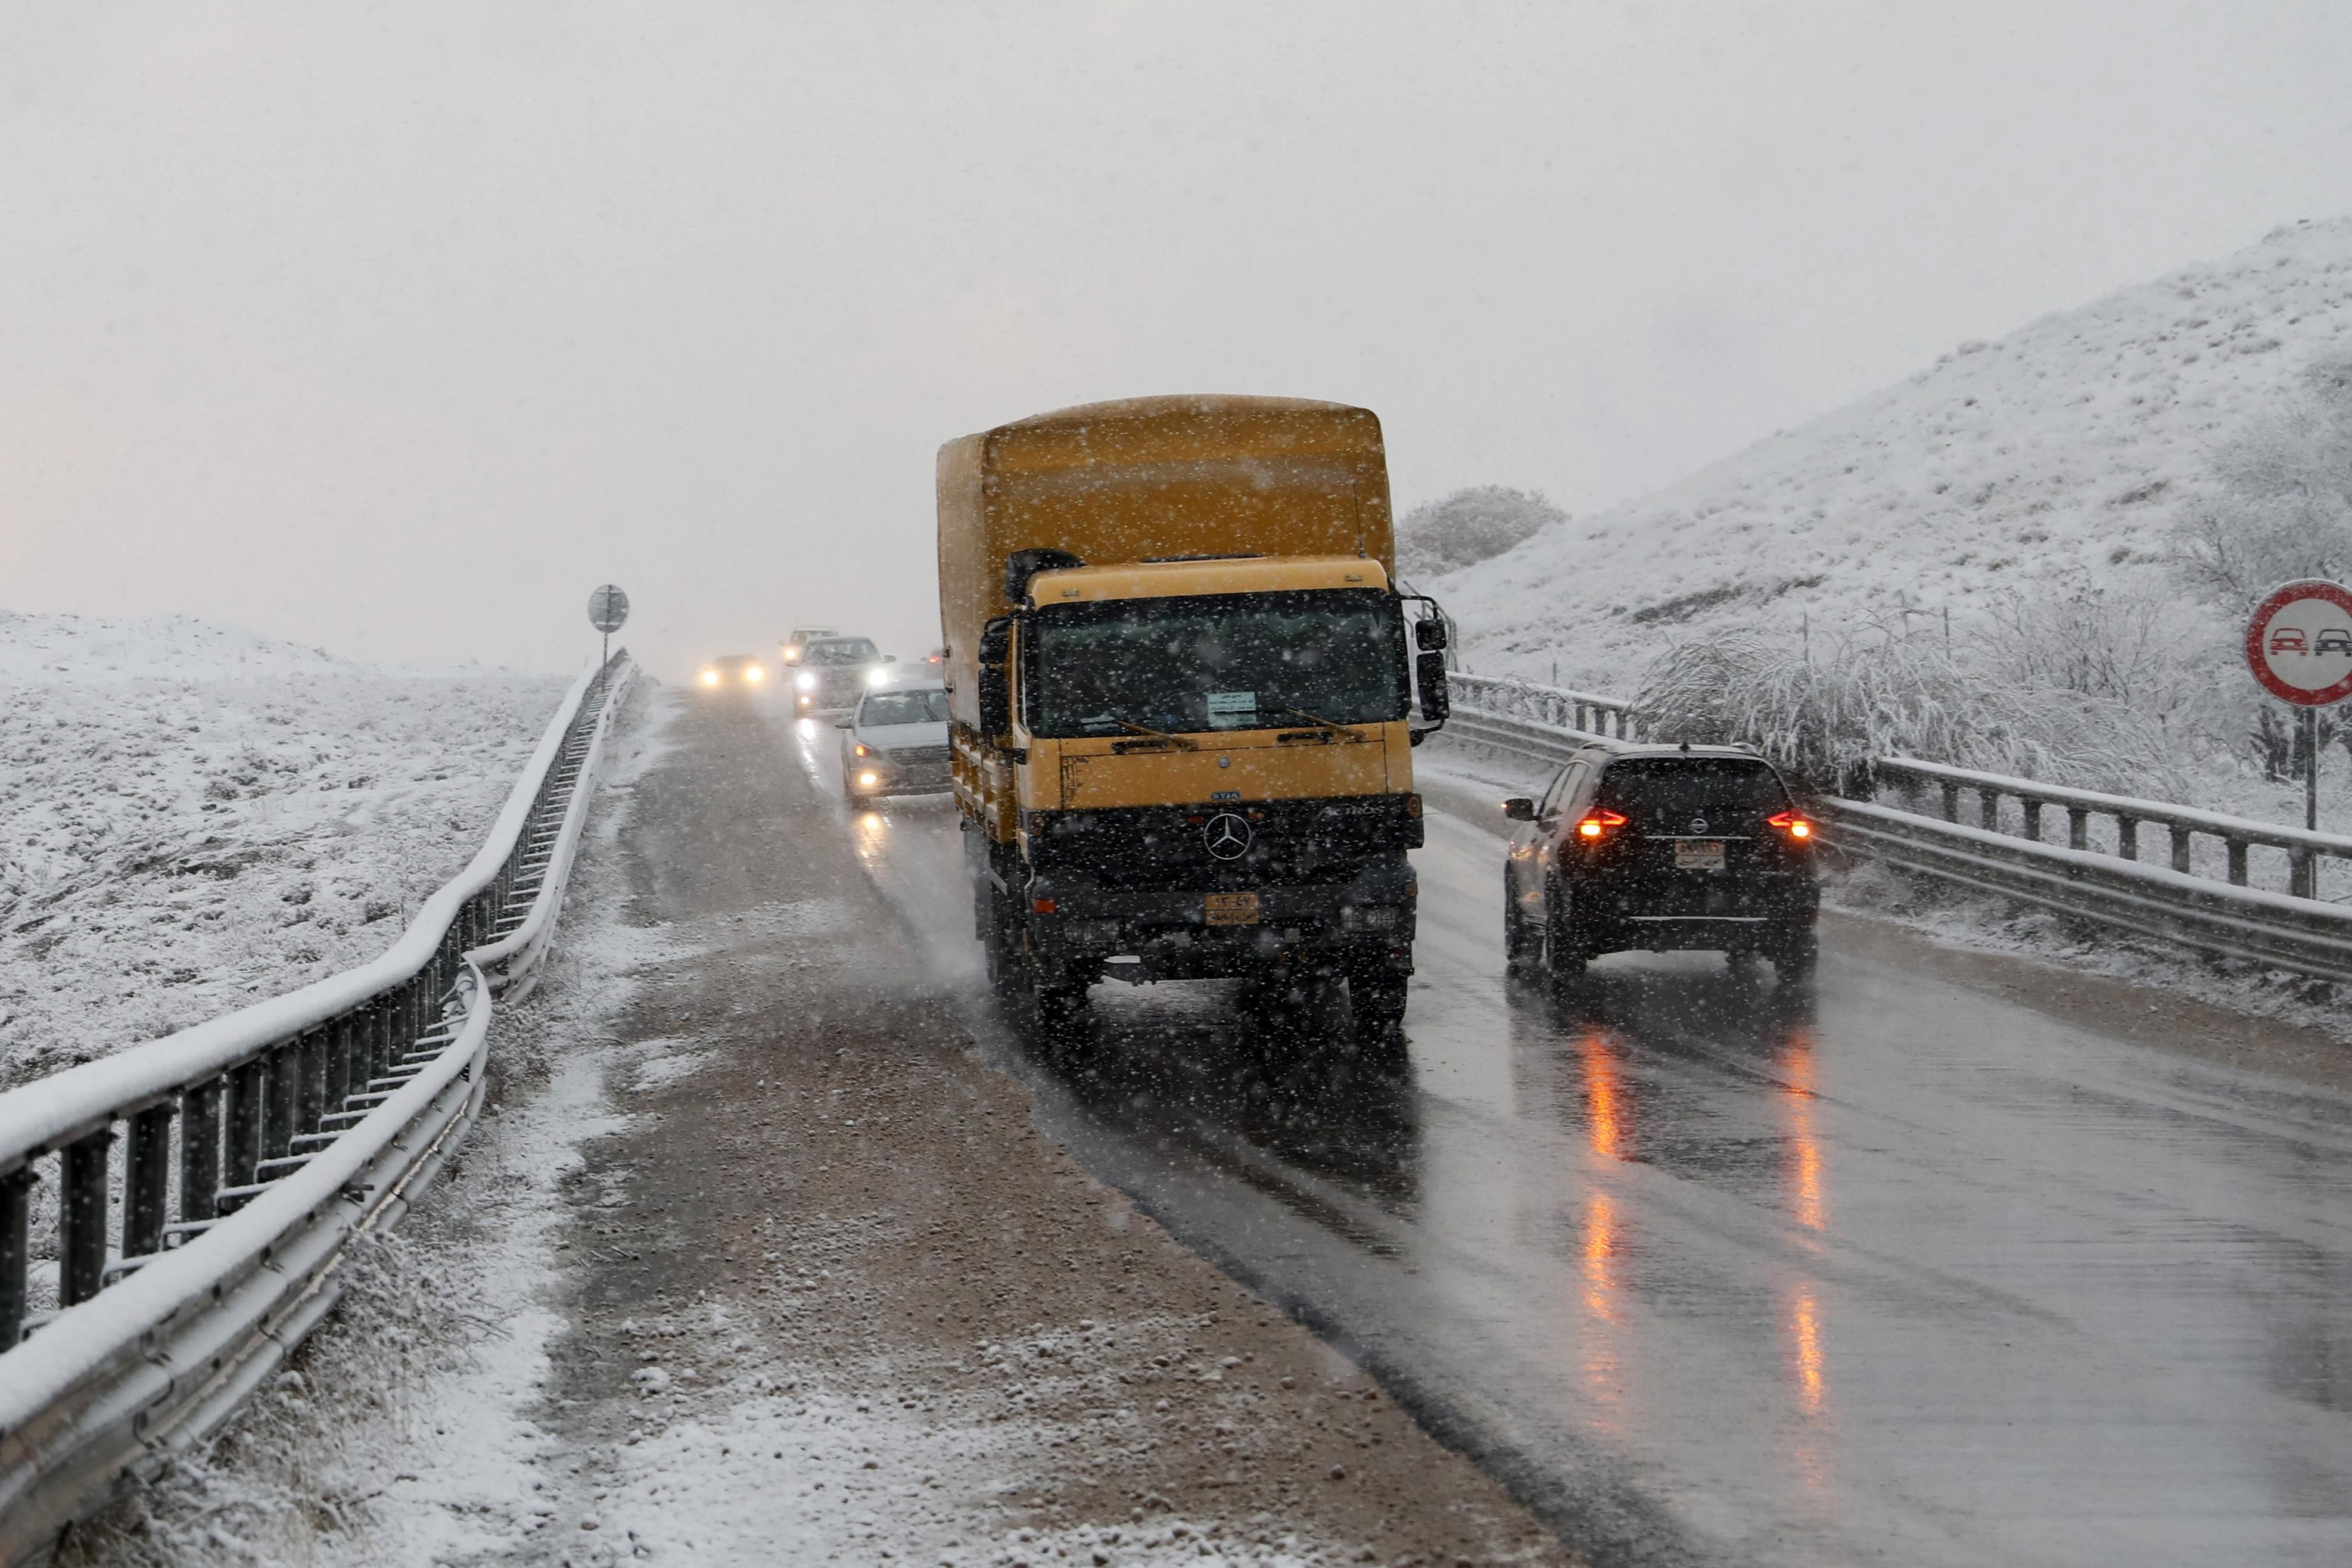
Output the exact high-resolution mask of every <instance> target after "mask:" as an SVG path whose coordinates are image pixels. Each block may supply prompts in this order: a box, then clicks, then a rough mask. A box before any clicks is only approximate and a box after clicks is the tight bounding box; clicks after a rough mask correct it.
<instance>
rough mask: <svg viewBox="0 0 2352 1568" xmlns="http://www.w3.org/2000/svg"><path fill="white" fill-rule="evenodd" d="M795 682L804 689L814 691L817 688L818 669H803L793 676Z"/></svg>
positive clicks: (794, 683) (795, 684)
mask: <svg viewBox="0 0 2352 1568" xmlns="http://www.w3.org/2000/svg"><path fill="white" fill-rule="evenodd" d="M793 685H794V686H797V687H799V688H800V689H802V690H803V691H814V690H815V689H816V671H815V670H814V669H803V670H802V671H801V672H800V673H799V674H798V675H795V676H793Z"/></svg>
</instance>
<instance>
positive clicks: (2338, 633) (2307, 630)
mask: <svg viewBox="0 0 2352 1568" xmlns="http://www.w3.org/2000/svg"><path fill="white" fill-rule="evenodd" d="M2246 668H2249V669H2251V670H2252V671H2253V672H2254V679H2256V680H2259V681H2261V682H2262V683H2263V690H2265V691H2267V692H2269V693H2270V694H2271V695H2272V696H2273V697H2275V698H2277V699H2278V700H2280V701H2282V702H2292V703H2294V705H2295V706H2296V707H2298V708H2325V707H2326V706H2327V705H2328V704H2329V703H2331V702H2341V701H2342V700H2344V699H2345V698H2347V697H2352V588H2347V587H2345V586H2344V584H2341V583H2327V582H2323V581H2321V580H2319V579H2317V578H2309V579H2306V580H2305V581H2303V582H2299V583H2282V584H2279V585H2278V586H2277V587H2275V588H2273V589H2272V590H2271V591H2270V592H2269V593H2268V594H2267V595H2263V602H2262V603H2261V604H2259V605H2255V606H2254V614H2253V617H2252V619H2251V620H2249V621H2248V622H2247V623H2246Z"/></svg>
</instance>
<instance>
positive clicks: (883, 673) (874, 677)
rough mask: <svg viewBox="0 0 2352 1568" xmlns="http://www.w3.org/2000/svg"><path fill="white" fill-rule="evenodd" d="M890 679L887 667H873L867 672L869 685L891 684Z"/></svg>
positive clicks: (867, 683)
mask: <svg viewBox="0 0 2352 1568" xmlns="http://www.w3.org/2000/svg"><path fill="white" fill-rule="evenodd" d="M889 680H890V672H889V671H888V670H887V669H871V670H868V671H866V685H868V686H886V685H887V684H889Z"/></svg>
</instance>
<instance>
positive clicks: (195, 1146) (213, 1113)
mask: <svg viewBox="0 0 2352 1568" xmlns="http://www.w3.org/2000/svg"><path fill="white" fill-rule="evenodd" d="M227 1082H228V1080H227V1079H226V1078H216V1079H210V1080H209V1081H207V1082H205V1083H200V1084H198V1085H196V1086H195V1087H194V1089H190V1090H188V1092H187V1093H186V1094H185V1095H184V1096H182V1097H181V1104H180V1218H181V1220H182V1221H183V1222H184V1223H190V1224H194V1223H199V1222H202V1221H205V1220H209V1219H217V1218H219V1217H220V1206H219V1199H218V1197H217V1196H216V1194H218V1193H219V1192H220V1187H221V1179H220V1157H221V1150H220V1123H221V1090H222V1089H223V1088H224V1087H226V1084H227Z"/></svg>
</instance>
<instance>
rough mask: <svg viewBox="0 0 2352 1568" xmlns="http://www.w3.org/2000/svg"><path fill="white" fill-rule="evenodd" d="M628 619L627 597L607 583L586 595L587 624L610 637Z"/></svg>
mask: <svg viewBox="0 0 2352 1568" xmlns="http://www.w3.org/2000/svg"><path fill="white" fill-rule="evenodd" d="M628 618H629V596H628V595H626V594H624V593H622V592H621V590H620V589H619V588H617V587H615V586H614V584H610V583H607V584H604V586H603V587H601V588H599V589H597V590H596V591H595V592H594V593H593V594H591V595H588V624H589V625H590V626H594V627H595V628H596V629H597V630H598V631H600V632H603V633H604V635H605V636H607V637H610V636H611V635H612V634H613V633H614V632H617V631H619V630H620V629H621V623H622V622H623V621H625V620H627V619H628Z"/></svg>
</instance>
